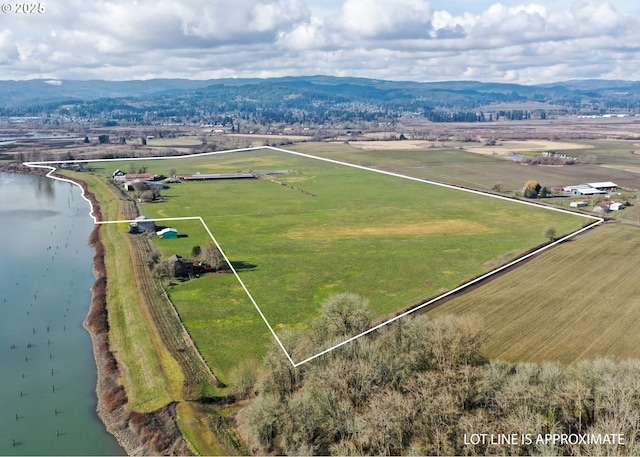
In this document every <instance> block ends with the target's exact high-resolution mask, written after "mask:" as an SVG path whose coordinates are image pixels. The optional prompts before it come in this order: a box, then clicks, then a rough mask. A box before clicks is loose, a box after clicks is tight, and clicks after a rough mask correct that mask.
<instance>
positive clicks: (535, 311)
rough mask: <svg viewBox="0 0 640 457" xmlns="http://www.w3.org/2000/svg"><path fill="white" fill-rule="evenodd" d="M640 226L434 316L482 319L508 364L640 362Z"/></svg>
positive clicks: (549, 260) (599, 235)
mask: <svg viewBox="0 0 640 457" xmlns="http://www.w3.org/2000/svg"><path fill="white" fill-rule="evenodd" d="M639 256H640V228H638V227H634V226H629V225H625V224H606V225H604V226H600V227H598V228H596V229H594V230H591V231H589V232H586V233H584V234H583V235H580V236H579V237H577V238H576V239H574V240H572V241H569V242H566V243H563V244H561V245H559V246H558V247H556V248H555V249H553V250H550V251H547V252H545V253H543V254H541V255H539V256H537V257H536V258H534V259H532V260H531V261H529V262H527V263H526V264H524V265H522V266H520V267H519V268H517V269H515V270H513V271H510V272H508V273H506V274H504V275H503V276H500V277H498V278H496V279H494V280H492V281H491V282H489V283H487V284H484V285H483V286H481V287H479V288H477V289H475V290H473V291H471V292H468V293H466V294H464V295H462V296H460V297H456V298H454V299H452V300H450V301H449V302H447V303H445V304H443V305H442V306H440V307H439V308H436V309H435V310H432V311H430V312H429V315H432V316H434V317H435V316H438V315H442V314H456V315H465V314H476V315H479V316H482V319H483V322H484V325H485V327H486V329H487V330H488V332H489V333H490V339H489V341H488V342H487V343H486V345H485V346H484V354H485V355H486V356H487V357H489V358H493V359H503V360H506V361H509V362H523V361H530V362H542V361H547V360H553V361H561V362H564V363H572V362H575V361H578V360H581V359H592V358H596V357H601V356H610V357H614V358H621V359H624V358H629V357H631V358H638V357H640V349H638V348H640V320H638V315H640V269H638V266H637V259H638V257H639Z"/></svg>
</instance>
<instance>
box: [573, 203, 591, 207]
mask: <svg viewBox="0 0 640 457" xmlns="http://www.w3.org/2000/svg"><path fill="white" fill-rule="evenodd" d="M569 206H570V207H572V208H584V207H585V206H589V204H588V203H587V202H571V203H569Z"/></svg>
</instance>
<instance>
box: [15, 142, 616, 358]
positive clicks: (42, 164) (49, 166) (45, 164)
mask: <svg viewBox="0 0 640 457" xmlns="http://www.w3.org/2000/svg"><path fill="white" fill-rule="evenodd" d="M260 149H271V150H273V151H278V152H284V153H286V154H291V155H296V156H300V157H306V158H309V159H315V160H320V161H323V162H328V163H333V164H336V165H342V166H345V167H351V168H357V169H359V170H366V171H372V172H375V173H380V174H383V175H387V176H393V177H396V178H402V179H408V180H410V181H416V182H421V183H425V184H432V185H435V186H440V187H446V188H448V189H455V190H459V191H463V192H469V193H471V194H476V195H482V196H485V197H491V198H497V199H499V200H505V201H508V202H511V203H517V204H521V205H529V206H534V207H537V208H543V209H546V210H549V211H558V212H561V213H567V214H572V215H574V216H582V217H585V218H587V219H592V220H593V221H594V222H593V223H592V224H589V225H588V226H586V227H583V228H581V229H580V230H577V231H575V232H573V233H570V234H569V235H567V236H565V237H563V238H560V239H559V240H557V241H554V242H553V243H549V244H547V245H545V246H543V247H541V248H540V249H537V250H535V251H533V252H530V253H529V254H527V255H524V256H522V257H520V258H518V259H516V260H514V261H512V262H509V263H507V264H505V265H503V266H501V267H499V268H496V269H494V270H492V271H490V272H488V273H486V274H484V275H482V276H479V277H477V278H475V279H473V280H471V281H468V282H466V283H464V284H462V285H461V286H458V287H456V288H455V289H452V290H450V291H449V292H446V293H444V294H442V295H439V296H437V297H435V298H433V299H431V300H429V301H426V302H425V303H422V304H421V305H419V306H416V307H415V308H412V309H410V310H408V311H406V312H404V313H402V314H399V315H398V316H395V317H393V318H391V319H389V320H387V321H385V322H383V323H381V324H378V325H376V326H375V327H373V328H370V329H369V330H367V331H364V332H362V333H359V334H358V335H355V336H353V337H351V338H349V339H347V340H344V341H343V342H341V343H338V344H336V345H334V346H331V347H330V348H328V349H325V350H324V351H321V352H319V353H317V354H315V355H313V356H311V357H308V358H306V359H304V360H302V361H300V362H294V361H293V359H292V358H291V356H290V355H289V353H288V352H287V350H286V349H285V347H284V345H283V344H282V341H280V338H278V335H276V332H275V331H274V330H273V328H272V327H271V324H269V321H268V320H267V318H266V317H265V315H264V314H263V313H262V310H261V309H260V307H259V306H258V304H257V303H256V301H255V300H254V298H253V296H252V295H251V293H250V292H249V289H247V287H246V286H245V284H244V282H243V281H242V279H240V275H238V272H237V271H236V270H235V268H233V265H232V264H231V262H230V261H229V259H228V258H227V255H226V254H225V253H224V251H223V250H222V247H221V246H220V244H219V243H218V241H217V240H216V239H215V237H214V236H213V233H211V230H209V227H208V226H207V224H205V222H204V220H203V219H202V217H200V216H191V217H180V218H162V219H150V220H153V221H158V222H162V221H177V220H199V221H200V223H202V225H203V226H204V228H205V230H206V231H207V233H208V234H209V236H210V237H211V239H212V240H213V242H214V243H215V245H216V247H217V248H218V249H219V250H220V253H221V254H222V256H223V257H224V260H225V261H226V262H227V264H228V265H229V268H231V271H232V272H233V274H234V275H235V277H236V279H237V280H238V282H239V283H240V285H241V286H242V288H243V289H244V291H245V293H246V294H247V296H248V297H249V300H251V303H253V306H254V307H255V308H256V310H257V311H258V314H260V317H261V318H262V320H263V321H264V323H265V324H266V325H267V328H268V329H269V331H270V332H271V334H272V335H273V337H274V338H275V340H276V341H277V343H278V345H279V346H280V348H281V349H282V352H284V354H285V355H286V356H287V359H289V362H290V363H291V365H293V366H294V367H299V366H300V365H303V364H305V363H307V362H310V361H312V360H314V359H316V358H318V357H320V356H322V355H325V354H327V353H329V352H331V351H333V350H335V349H338V348H339V347H341V346H344V345H345V344H348V343H350V342H352V341H354V340H357V339H358V338H360V337H363V336H365V335H368V334H369V333H372V332H375V331H376V330H378V329H380V328H382V327H384V326H385V325H388V324H390V323H392V322H395V321H397V320H398V319H401V318H403V317H406V316H408V315H409V314H412V313H415V312H416V311H418V310H420V309H422V308H424V307H425V306H429V305H431V304H433V303H435V302H437V301H439V300H442V299H443V298H446V297H449V296H450V295H453V294H456V293H458V292H460V291H461V290H464V289H466V288H468V287H470V286H473V285H474V284H477V283H479V282H482V281H484V280H485V279H487V278H489V277H491V276H494V275H496V274H498V273H500V272H501V271H503V270H506V269H508V268H510V267H512V266H514V265H516V264H518V263H520V262H523V261H525V260H527V259H529V258H531V257H533V256H535V255H537V254H539V253H541V252H543V251H546V250H547V249H550V248H552V247H554V246H557V245H558V244H560V243H563V242H564V241H566V240H568V239H570V238H573V237H574V236H576V235H579V234H581V233H583V232H585V231H587V230H590V229H591V228H593V227H596V226H598V225H600V224H602V223H603V222H604V219H603V218H600V217H595V216H590V215H587V214H580V213H575V212H573V211H568V210H565V209H562V208H554V207H550V206H545V205H541V204H538V203H534V202H528V201H523V200H516V199H513V198H509V197H504V196H501V195H495V194H490V193H487V192H481V191H479V190H473V189H466V188H463V187H457V186H453V185H450V184H444V183H440V182H436V181H430V180H428V179H422V178H415V177H413V176H407V175H402V174H399V173H393V172H390V171H384V170H378V169H375V168H369V167H364V166H361V165H355V164H352V163H348V162H342V161H339V160H334V159H328V158H325V157H318V156H313V155H310V154H304V153H301V152H295V151H290V150H287V149H281V148H276V147H273V146H258V147H253V148H242V149H232V150H227V151H217V152H206V153H203V154H192V155H186V156H169V157H136V158H131V159H127V158H120V159H94V160H65V161H57V162H56V161H49V162H25V165H27V166H29V167H36V168H46V169H49V170H50V171H49V173H47V177H49V178H52V179H58V180H60V181H65V182H69V183H71V184H74V185H76V186H78V187H80V188H81V189H82V187H81V186H80V185H79V184H78V183H76V182H74V181H72V180H70V179H65V178H61V177H58V176H53V175H52V173H54V172H55V171H56V168H55V166H54V165H57V164H61V163H88V162H94V163H96V162H124V161H136V160H137V161H141V160H175V159H188V158H193V157H201V156H207V155H217V154H229V153H233V152H246V151H256V150H260ZM82 198H84V199H85V200H86V201H87V202H89V206H90V207H91V212H90V216H91V217H92V218H93V221H94V223H95V224H118V223H131V222H134V221H132V220H127V221H98V220H97V219H96V217H95V215H94V213H93V205H92V203H91V201H90V200H89V199H88V198H87V197H86V196H85V195H84V189H82Z"/></svg>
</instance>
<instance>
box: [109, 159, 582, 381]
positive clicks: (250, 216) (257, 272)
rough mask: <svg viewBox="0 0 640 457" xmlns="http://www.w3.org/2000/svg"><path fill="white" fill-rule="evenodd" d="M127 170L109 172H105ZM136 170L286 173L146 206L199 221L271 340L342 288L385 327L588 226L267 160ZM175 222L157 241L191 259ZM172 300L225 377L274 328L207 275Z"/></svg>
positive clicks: (378, 178)
mask: <svg viewBox="0 0 640 457" xmlns="http://www.w3.org/2000/svg"><path fill="white" fill-rule="evenodd" d="M101 166H102V165H101ZM129 166H130V165H129V163H127V162H121V163H119V162H112V163H109V164H108V167H106V166H105V167H104V168H103V169H102V170H101V173H103V174H104V175H109V174H110V173H111V172H113V171H114V170H115V169H116V168H121V169H123V170H126V169H127V168H128V167H129ZM135 166H136V167H143V166H144V167H146V170H147V171H148V172H150V173H159V174H165V175H166V174H167V173H168V170H169V169H170V168H173V169H175V170H176V172H177V173H194V172H202V173H207V172H231V171H248V170H289V171H290V173H289V174H280V175H277V176H275V179H276V180H277V181H279V182H280V183H283V184H287V185H288V187H287V186H283V185H280V184H279V183H278V182H274V181H270V180H266V179H261V180H235V181H234V180H224V181H223V180H219V181H209V182H192V183H187V182H185V183H180V184H174V185H172V187H171V189H168V190H165V191H163V195H164V196H165V198H166V200H165V201H164V202H161V203H152V204H145V205H143V206H142V207H143V210H144V212H145V214H146V215H148V216H151V217H157V218H164V217H187V216H201V217H202V218H203V219H204V221H205V223H206V224H207V226H208V227H209V228H210V229H211V231H212V232H213V234H214V236H215V237H216V239H217V240H218V242H219V243H220V245H221V246H222V248H223V249H224V251H225V253H226V254H227V256H228V257H229V259H230V260H231V262H232V263H233V264H234V266H235V267H236V268H237V269H238V271H239V274H240V277H241V278H242V280H243V282H244V283H245V284H246V285H247V287H248V289H249V290H250V291H251V294H252V295H253V297H254V298H255V300H256V302H257V303H258V304H259V305H260V307H261V309H262V311H263V312H264V314H265V316H266V317H267V319H268V321H269V322H270V323H271V325H272V326H273V327H274V328H275V329H276V331H281V330H282V329H284V328H294V327H299V326H305V325H307V324H308V323H309V321H310V320H311V319H313V318H314V317H316V316H317V314H318V310H319V307H320V305H321V303H322V301H323V300H324V299H326V298H327V297H328V296H330V295H332V294H336V293H341V292H352V293H357V294H360V295H362V296H364V297H367V298H368V299H369V301H370V306H371V310H372V312H373V314H374V315H375V316H376V317H378V318H382V317H383V316H386V315H388V314H390V313H393V312H396V311H398V310H400V309H402V308H404V307H406V306H407V305H409V304H411V303H413V302H415V301H418V300H422V299H426V298H428V297H430V296H433V295H435V294H437V293H439V292H442V291H444V290H450V289H452V288H454V287H455V286H456V285H458V284H460V283H462V282H464V281H465V280H467V279H469V278H471V277H474V276H477V275H479V274H481V273H483V272H486V271H488V270H490V269H491V268H493V267H495V266H497V264H499V263H500V262H502V263H505V262H506V261H507V260H508V259H510V258H512V257H514V256H515V255H517V254H518V253H520V252H522V251H525V250H527V249H530V248H531V247H533V246H536V245H539V244H541V243H543V242H544V241H545V238H544V235H543V232H544V229H545V228H546V227H548V226H553V227H554V228H555V229H556V231H557V234H558V235H560V234H563V233H569V232H572V231H574V230H576V229H578V228H580V227H581V226H582V225H584V224H585V223H586V222H587V220H586V219H584V218H581V217H577V216H574V215H570V214H564V213H559V212H554V211H549V210H545V209H541V208H536V207H531V206H526V205H522V204H520V203H517V202H510V201H502V200H498V199H494V198H490V197H486V196H481V195H475V194H471V193H466V192H463V191H459V190H452V189H447V188H443V187H440V186H435V185H430V184H425V183H420V182H413V181H409V180H404V179H401V178H397V177H391V176H384V175H380V174H377V173H374V172H371V171H364V170H358V169H353V168H349V167H345V166H340V165H336V164H330V163H325V162H321V161H318V160H314V159H310V158H305V157H298V156H292V155H289V154H286V153H283V152H277V151H273V150H259V151H247V152H235V153H229V154H224V155H215V156H207V157H194V158H189V159H169V160H161V161H136V162H135ZM300 190H303V191H304V192H301V191H300ZM171 225H172V226H173V227H175V228H177V229H178V230H179V232H180V233H182V234H184V235H187V236H184V237H181V238H178V239H177V240H156V241H155V244H156V246H157V247H158V249H160V250H161V251H162V253H163V255H164V257H165V258H167V257H168V256H170V255H173V254H179V255H182V256H184V257H189V256H190V255H191V250H192V247H193V246H194V245H202V244H204V243H205V242H207V241H208V240H207V236H206V233H205V231H204V228H203V227H202V226H200V225H199V223H198V222H193V221H179V222H175V224H174V223H172V224H171ZM169 292H170V295H171V298H172V300H173V301H174V303H175V305H176V307H177V309H178V311H179V313H180V315H181V318H182V319H183V321H184V323H185V325H186V327H187V329H188V330H189V332H190V333H191V335H192V337H193V339H194V341H195V342H196V344H197V346H198V347H199V349H200V351H201V352H202V354H203V355H204V357H205V359H206V360H207V361H208V362H209V363H210V365H211V366H213V367H214V370H215V371H216V374H219V375H220V377H221V378H222V380H223V381H228V376H229V373H230V371H231V370H232V369H233V367H234V366H235V365H236V364H237V363H238V362H239V361H240V360H242V359H245V358H251V357H254V358H259V357H260V356H261V355H262V354H263V353H264V351H265V347H266V344H267V343H268V342H269V340H270V335H269V333H268V330H267V328H266V326H265V325H264V323H263V322H262V321H261V319H260V317H259V316H258V315H257V313H256V312H255V309H254V308H253V306H252V305H251V303H250V301H249V300H248V298H247V297H246V295H245V294H244V292H243V290H242V288H241V287H240V285H239V284H238V283H237V281H236V280H235V278H234V277H233V276H231V275H228V274H223V275H207V276H205V277H203V278H199V279H197V280H192V281H186V282H183V283H180V284H179V285H176V286H174V287H172V288H171V289H170V291H169Z"/></svg>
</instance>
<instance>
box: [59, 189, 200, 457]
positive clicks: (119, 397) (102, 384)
mask: <svg viewBox="0 0 640 457" xmlns="http://www.w3.org/2000/svg"><path fill="white" fill-rule="evenodd" d="M65 179H68V178H65ZM74 182H75V183H76V184H78V185H79V186H80V187H81V188H82V191H83V194H84V196H85V198H87V200H89V202H90V204H91V207H92V214H93V215H94V216H95V217H96V218H97V219H98V220H100V219H102V213H101V210H100V204H99V203H98V201H97V199H96V197H95V195H94V194H93V193H91V192H90V191H89V190H88V186H87V184H86V183H85V182H83V181H76V180H74ZM100 230H101V226H100V225H96V226H95V227H94V229H93V231H92V232H91V235H90V237H89V240H88V242H89V245H90V246H91V247H92V249H93V250H94V252H95V256H94V258H93V271H94V275H95V277H96V281H95V282H94V285H93V287H92V288H91V292H92V299H91V305H90V308H89V312H88V314H87V318H86V319H85V321H84V323H83V326H84V328H85V329H86V330H87V332H88V333H89V336H90V337H91V342H92V346H93V354H94V359H95V363H96V368H97V383H96V397H97V408H96V413H97V414H98V417H99V418H100V420H101V421H102V422H103V423H104V425H105V427H106V429H107V431H108V432H109V433H111V434H112V435H113V436H114V437H115V438H116V440H117V441H118V443H119V444H120V446H121V447H122V448H123V449H124V451H125V452H126V453H127V454H128V455H159V454H164V455H189V454H191V452H190V450H189V447H188V444H187V443H186V441H185V439H184V437H183V435H182V432H181V431H180V429H179V428H178V424H177V414H176V403H171V404H169V405H167V406H165V407H163V408H160V409H159V410H156V411H154V412H152V413H136V412H135V411H130V410H128V409H127V408H126V405H127V402H128V401H127V394H126V391H125V389H124V387H123V386H122V385H120V384H119V378H120V368H119V365H118V361H117V359H116V357H115V354H114V353H113V352H112V351H111V347H110V345H109V321H108V310H107V284H108V276H107V270H106V266H105V254H106V251H105V248H104V245H103V244H102V239H101V234H100Z"/></svg>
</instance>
